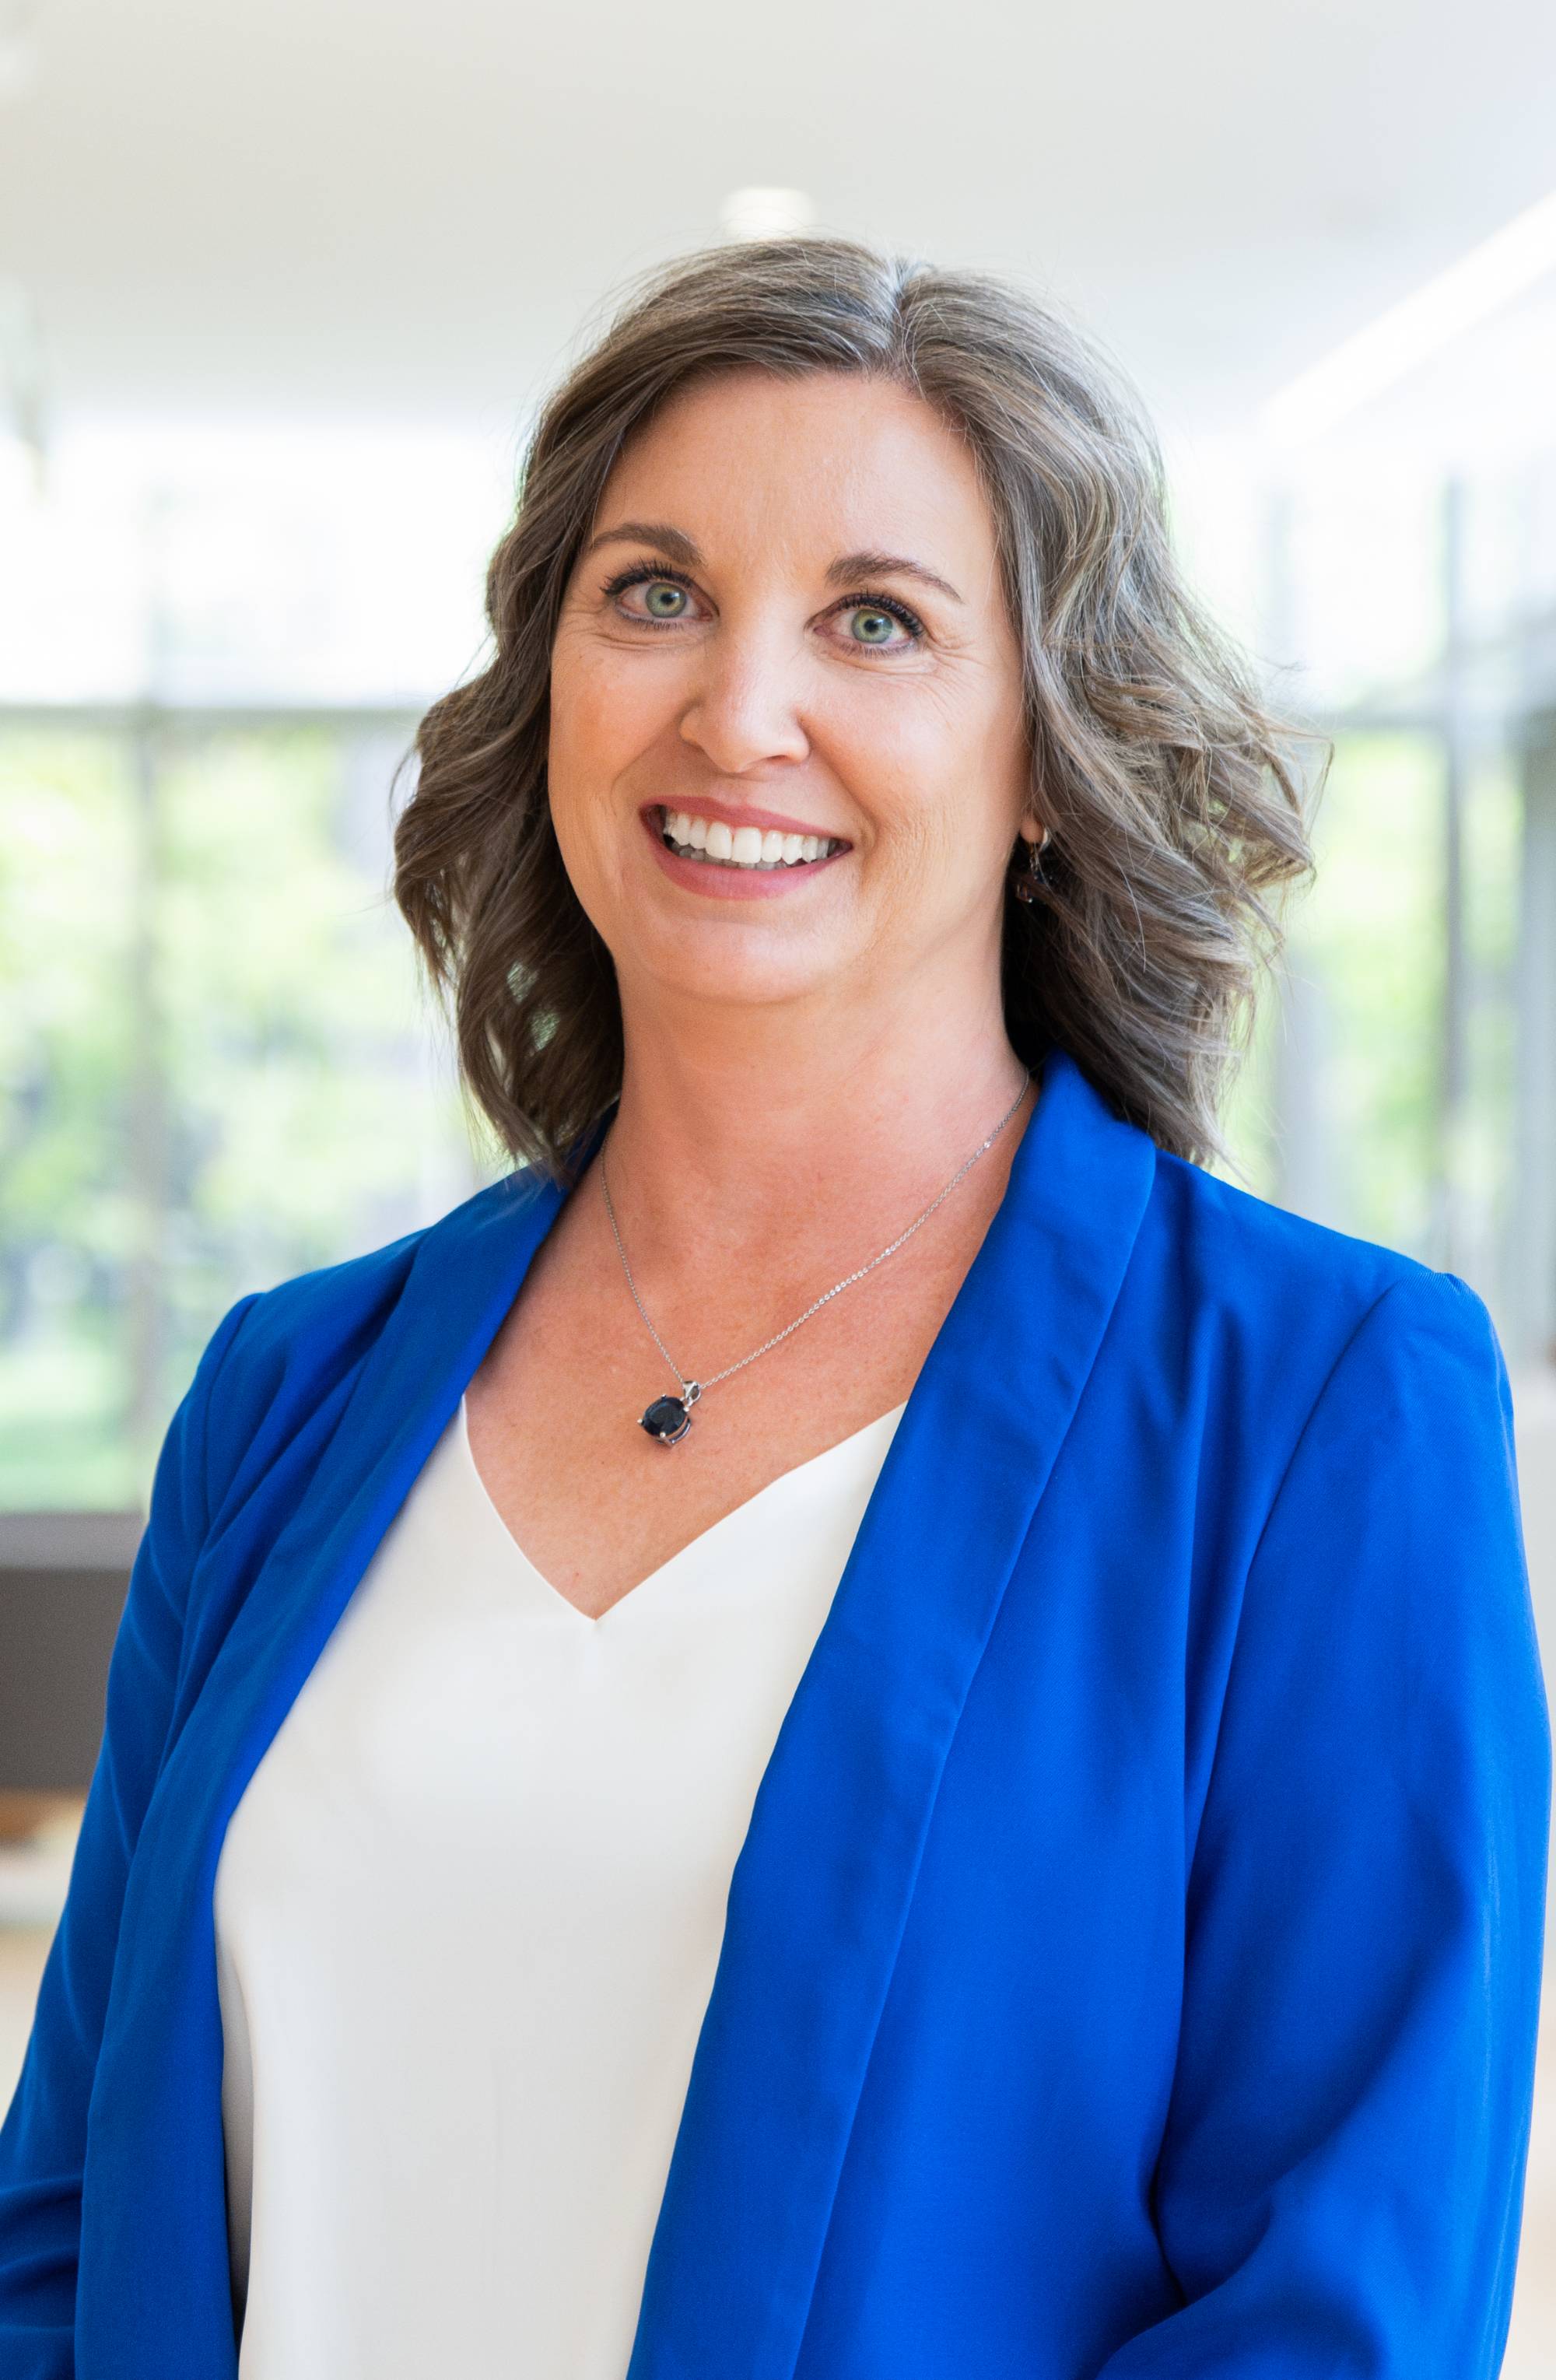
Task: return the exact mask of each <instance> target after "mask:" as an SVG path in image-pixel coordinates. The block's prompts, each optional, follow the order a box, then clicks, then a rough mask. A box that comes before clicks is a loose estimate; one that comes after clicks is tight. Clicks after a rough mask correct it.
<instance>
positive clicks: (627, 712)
mask: <svg viewBox="0 0 1556 2380" xmlns="http://www.w3.org/2000/svg"><path fill="white" fill-rule="evenodd" d="M666 675H667V674H666V673H664V672H663V671H660V672H655V671H653V670H638V669H629V668H624V667H623V666H622V656H621V655H620V654H619V653H614V652H609V651H604V650H600V649H598V648H596V647H594V646H592V645H591V644H590V641H589V639H588V638H587V637H581V636H569V635H567V634H566V633H565V632H564V633H562V634H560V635H559V636H558V637H557V639H556V643H555V646H554V648H553V653H552V666H551V728H550V735H549V745H550V754H551V768H552V782H553V791H560V792H561V794H562V795H563V796H564V798H570V797H571V796H572V795H583V796H585V797H587V796H588V795H589V794H590V793H591V792H592V793H605V792H608V791H609V789H610V788H611V786H612V785H613V784H614V782H615V780H616V778H617V777H618V776H619V775H620V774H621V772H622V771H623V770H625V769H626V768H629V767H630V766H631V764H632V762H633V761H634V760H636V759H638V757H639V756H640V755H641V754H642V753H643V752H644V751H645V750H646V749H647V748H648V747H649V746H650V745H651V744H652V743H653V742H654V741H655V740H656V739H657V737H658V736H659V735H661V734H662V733H663V727H664V722H665V720H666V719H667V718H669V717H673V715H674V703H673V702H672V701H671V700H669V698H668V693H669V690H668V688H667V686H665V684H664V683H663V681H664V679H665V677H666ZM656 678H657V679H658V680H659V681H660V682H659V683H658V684H657V685H656V683H655V681H656Z"/></svg>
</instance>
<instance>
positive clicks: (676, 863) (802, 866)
mask: <svg viewBox="0 0 1556 2380" xmlns="http://www.w3.org/2000/svg"><path fill="white" fill-rule="evenodd" d="M663 807H665V805H664V804H663V803H660V802H655V803H652V804H651V805H650V807H648V808H647V809H644V810H640V811H639V812H638V816H639V817H640V818H641V820H642V821H643V831H644V832H645V833H646V834H647V836H648V838H649V843H650V848H651V849H652V852H653V856H654V857H655V859H657V860H658V862H659V865H660V866H661V868H663V870H664V873H665V874H666V876H668V877H669V879H670V880H671V882H672V883H673V884H679V885H681V886H682V887H683V888H684V889H685V890H686V891H687V892H700V893H702V894H703V895H704V897H705V898H709V899H712V900H715V901H772V900H776V899H781V898H782V896H783V895H784V893H785V892H789V891H791V890H792V889H793V888H794V887H795V886H796V884H801V883H807V882H808V881H809V880H811V879H812V878H814V877H817V876H819V875H820V874H821V870H822V869H823V868H831V867H832V866H833V863H834V861H836V860H839V859H845V858H846V857H847V856H848V853H849V852H850V851H851V850H852V849H853V845H852V844H846V843H845V844H842V847H841V848H840V849H839V850H837V851H833V852H829V853H828V854H827V856H826V857H825V858H824V859H796V861H795V863H794V865H793V867H791V868H711V867H710V866H709V865H708V862H707V861H706V860H705V859H687V858H684V857H683V856H682V855H681V854H680V853H679V852H678V851H672V849H671V848H670V845H669V844H667V843H666V842H665V841H664V839H663V835H662V834H661V832H660V830H659V813H660V811H661V809H662V808H663ZM690 815H691V816H693V817H696V818H722V819H723V820H726V821H728V823H730V824H731V825H735V826H757V825H759V824H760V823H762V822H763V821H764V820H767V819H768V817H769V813H768V812H766V811H764V810H737V811H736V812H735V814H734V816H733V817H731V814H730V812H729V811H728V810H727V809H707V808H699V809H697V810H696V811H693V812H691V813H690ZM772 824H773V825H774V826H777V827H779V828H781V829H782V831H783V832H784V833H785V834H801V833H804V834H814V833H815V832H816V829H815V828H814V827H803V828H802V827H799V826H788V825H785V824H784V820H781V819H772Z"/></svg>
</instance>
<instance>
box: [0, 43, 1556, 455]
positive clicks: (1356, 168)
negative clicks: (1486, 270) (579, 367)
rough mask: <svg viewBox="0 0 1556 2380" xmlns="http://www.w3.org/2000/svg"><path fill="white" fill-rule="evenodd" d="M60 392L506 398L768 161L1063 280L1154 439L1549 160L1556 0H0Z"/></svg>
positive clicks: (1221, 412) (1362, 300) (1327, 329)
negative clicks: (31, 62)
mask: <svg viewBox="0 0 1556 2380" xmlns="http://www.w3.org/2000/svg"><path fill="white" fill-rule="evenodd" d="M8 14H9V16H10V17H16V16H18V15H20V16H28V15H30V17H31V18H32V21H33V42H34V47H35V51H36V70H35V74H34V76H33V79H32V84H31V88H30V90H29V91H24V92H23V93H22V94H21V95H20V96H14V97H12V98H10V99H9V100H7V101H6V102H5V103H3V104H0V281H6V280H9V281H10V282H11V284H12V285H13V297H14V295H15V289H16V287H18V286H19V287H20V288H21V289H24V290H25V291H26V292H27V293H28V294H29V297H30V301H31V304H32V305H33V307H34V308H35V310H36V315H37V320H38V323H39V326H40V330H41V334H42V342H43V358H44V363H45V369H46V389H47V393H48V395H49V397H50V399H51V402H52V406H53V407H54V409H55V412H56V413H57V414H59V415H61V416H66V417H68V416H76V417H79V416H82V415H95V416H103V415H121V416H122V415H125V414H144V413H155V414H162V415H166V414H168V413H175V414H180V415H188V414H191V413H193V414H205V415H216V416H224V415H225V416H234V417H242V418H249V419H251V418H253V417H255V416H259V415H264V416H281V417H285V418H289V419H307V418H316V417H320V416H333V417H336V418H338V417H342V416H347V417H357V418H361V417H374V418H378V419H390V420H398V421H411V420H417V421H430V420H438V421H442V422H444V423H449V424H453V423H460V424H463V425H466V426H468V427H469V428H472V429H479V430H481V431H486V432H488V433H491V432H494V431H500V430H501V429H503V428H504V426H505V425H507V424H510V423H511V422H513V421H514V420H515V419H516V418H517V416H518V414H519V413H520V412H521V411H522V409H523V408H524V407H525V405H526V402H527V400H528V399H529V397H530V396H531V395H533V393H534V391H535V389H536V387H537V386H538V385H539V384H540V383H541V382H542V381H543V380H544V379H545V377H546V376H548V375H549V374H550V373H551V372H552V371H553V370H554V368H555V366H556V365H557V363H558V362H559V360H560V359H561V358H562V357H563V356H564V354H565V351H566V349H567V347H568V345H569V343H570V341H571V340H573V339H574V337H575V336H576V335H577V331H578V328H579V325H580V323H581V322H582V321H583V320H584V318H585V317H586V316H587V315H588V313H589V312H590V310H591V309H593V308H595V307H597V306H598V305H599V303H600V301H601V300H602V297H604V295H605V294H606V293H607V292H608V291H609V290H610V289H611V288H612V287H613V286H614V285H618V284H619V283H620V281H621V279H622V277H623V276H624V275H625V274H626V273H630V272H631V271H632V270H634V269H635V268H637V267H638V266H641V265H644V264H646V263H649V262H650V261H654V260H656V259H658V258H660V257H662V256H664V255H667V254H670V253H672V252H674V251H675V250H676V249H681V248H685V247H687V246H690V245H693V244H696V243H699V242H700V241H702V240H704V239H707V238H709V237H712V236H714V234H715V233H716V230H717V226H718V222H719V212H720V206H721V202H722V200H723V197H724V195H725V194H726V193H727V192H728V191H729V190H730V189H731V188H735V187H736V186H739V185H743V184H750V183H776V184H788V185H797V186H798V187H800V188H804V189H806V190H807V191H808V192H809V193H810V194H811V195H812V198H813V200H814V202H815V206H816V210H817V214H818V218H819V220H820V222H821V225H823V226H824V227H826V228H830V229H838V230H844V231H848V232H852V233H857V234H859V235H862V236H864V237H872V238H876V239H879V240H881V241H883V242H886V243H889V244H891V245H893V246H897V247H904V248H907V249H915V250H918V251H920V252H924V253H928V254H930V255H933V256H934V257H936V258H938V259H940V260H942V261H946V262H956V263H966V262H981V263H985V264H989V265H991V266H993V267H995V268H996V269H999V270H1003V271H1006V272H1014V273H1018V274H1021V275H1024V276H1026V277H1027V278H1029V279H1031V280H1033V281H1035V282H1036V283H1037V284H1038V285H1039V287H1042V288H1045V289H1047V290H1048V291H1049V292H1050V293H1051V294H1052V295H1054V296H1056V297H1059V298H1061V299H1062V300H1064V302H1066V303H1067V304H1069V305H1071V306H1073V307H1074V308H1076V310H1078V311H1079V312H1080V313H1081V314H1082V315H1083V316H1084V317H1085V318H1086V319H1087V320H1088V322H1090V323H1091V324H1092V326H1093V327H1094V329H1096V330H1097V331H1098V332H1099V333H1100V334H1101V335H1102V336H1103V337H1104V338H1105V339H1106V340H1107V342H1108V344H1109V345H1110V346H1112V349H1113V351H1114V352H1115V354H1117V355H1118V356H1119V357H1120V358H1122V359H1123V360H1124V363H1125V365H1126V366H1127V367H1128V369H1129V370H1131V371H1132V373H1133V374H1134V376H1135V378H1136V379H1137V382H1138V383H1140V384H1141V386H1142V387H1143V388H1144V390H1145V392H1146V394H1147V395H1148V397H1149V400H1150V402H1151V404H1152V406H1153V407H1154V408H1155V409H1156V411H1157V414H1158V417H1159V419H1161V421H1162V425H1163V428H1164V431H1166V433H1167V435H1168V436H1169V437H1170V438H1172V437H1173V436H1174V435H1178V434H1184V433H1186V434H1188V435H1190V436H1197V435H1201V434H1214V433H1217V432H1220V431H1237V430H1239V429H1240V428H1241V427H1243V426H1244V425H1245V424H1246V420H1247V419H1248V418H1249V417H1250V415H1251V413H1252V411H1253V409H1254V408H1255V407H1257V405H1258V402H1259V401H1260V400H1261V399H1262V398H1263V397H1264V396H1266V395H1269V394H1270V392H1271V391H1272V390H1273V389H1275V388H1277V387H1278V386H1279V385H1280V384H1281V383H1282V382H1283V381H1284V380H1286V379H1287V378H1289V377H1290V376H1292V375H1293V374H1295V372H1296V371H1298V370H1301V369H1302V368H1303V367H1304V366H1306V365H1307V364H1308V363H1309V362H1311V361H1312V360H1313V359H1314V358H1316V357H1317V356H1319V354H1321V353H1322V352H1323V351H1324V350H1325V349H1326V348H1327V347H1328V346H1331V344H1333V343H1334V342H1335V341H1336V340H1338V339H1339V338H1341V337H1343V336H1344V335H1345V334H1347V333H1349V332H1351V331H1352V330H1354V329H1355V328H1356V327H1357V326H1358V325H1360V324H1361V323H1363V322H1366V321H1368V319H1369V318H1370V317H1371V316H1372V315H1374V314H1375V313H1377V312H1378V311H1379V310H1380V309H1381V308H1383V307H1384V306H1386V305H1388V304H1389V303H1390V302H1392V300H1393V299H1395V298H1397V297H1400V296H1402V295H1403V294H1404V293H1405V292H1406V291H1408V290H1409V289H1410V288H1412V287H1413V286H1415V285H1416V284H1418V283H1419V282H1421V281H1422V280H1424V279H1426V278H1427V277H1428V276H1429V275H1430V274H1431V273H1435V272H1436V271H1438V270H1439V269H1440V268H1441V267H1442V266H1443V265H1445V264H1447V263H1449V262H1451V261H1453V259H1454V258H1456V257H1457V256H1459V255H1460V254H1462V253H1463V252H1464V251H1465V249H1467V248H1469V247H1471V246H1472V245H1473V244H1474V243H1475V242H1476V241H1477V240H1478V239H1480V238H1481V237H1484V236H1485V235H1486V234H1488V233H1489V232H1490V231H1492V230H1494V229H1495V228H1496V227H1497V226H1498V225H1500V224H1501V223H1503V222H1504V221H1505V220H1506V219H1507V218H1508V217H1510V216H1512V215H1513V214H1515V213H1516V212H1518V211H1519V210H1520V209H1522V208H1523V207H1525V206H1526V205H1528V204H1529V203H1530V202H1531V201H1532V200H1535V199H1537V198H1538V197H1540V196H1542V195H1543V194H1544V192H1545V191H1546V190H1547V189H1549V188H1551V187H1552V186H1553V185H1556V9H1552V8H1551V7H1550V0H1478V5H1477V6H1476V7H1475V9H1474V10H1473V11H1471V10H1468V9H1466V8H1465V6H1464V0H1178V5H1176V6H1172V7H1163V6H1159V5H1155V4H1154V0H1124V5H1123V6H1112V7H1100V6H1079V7H1077V6H1075V5H1074V0H1069V5H1066V6H1064V7H1062V8H1061V7H1055V6H1036V7H1029V6H1011V5H1003V6H1002V5H998V0H960V5H957V6H949V7H948V6H926V5H925V0H873V5H870V6H846V5H840V0H830V5H821V0H784V6H778V7H774V6H769V7H764V8H760V9H749V8H748V9H744V10H742V9H737V8H734V7H731V6H728V5H727V4H726V5H723V6H710V5H708V0H675V5H671V6H657V7H656V6H650V5H649V0H594V5H591V6H583V7H577V6H575V7H573V8H571V9H568V8H566V7H565V6H558V5H556V0H551V5H548V6H545V7H543V8H540V7H536V6H533V5H529V6H525V5H518V6H515V5H513V0H441V5H438V6H434V5H433V0H416V4H415V5H413V0H265V5H264V6H262V7H256V6H254V5H253V0H244V5H242V6H239V5H237V0H142V5H141V6H138V7H127V6H124V0H39V5H38V6H35V7H30V6H29V5H28V0H0V31H3V30H4V27H5V24H6V21H7V15H8Z"/></svg>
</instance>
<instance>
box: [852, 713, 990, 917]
mask: <svg viewBox="0 0 1556 2380" xmlns="http://www.w3.org/2000/svg"><path fill="white" fill-rule="evenodd" d="M889 692H890V695H891V696H892V697H893V698H892V699H887V698H886V696H887V693H888V689H885V688H875V687H871V688H869V690H868V696H861V698H858V699H857V700H855V701H852V702H849V703H846V704H843V705H840V706H838V708H837V709H836V710H834V711H833V716H832V719H831V720H830V722H829V757H830V758H831V759H832V760H833V766H834V767H835V768H836V770H837V771H838V773H839V775H840V776H841V777H843V778H844V780H845V783H847V785H848V788H849V790H850V792H851V793H852V794H853V795H854V797H855V799H856V800H857V802H858V804H859V806H860V807H861V808H862V809H863V810H865V811H866V813H867V814H869V815H871V816H873V817H874V818H875V819H876V820H877V821H878V823H879V825H880V827H881V831H882V834H883V839H884V841H885V843H886V844H887V847H888V848H894V849H895V850H896V851H897V852H898V853H899V854H900V855H901V856H902V858H903V860H904V861H905V862H906V864H908V865H909V866H911V867H913V868H934V869H936V870H937V871H943V872H949V873H951V874H954V875H955V876H957V877H958V878H960V877H963V876H965V875H967V874H968V873H971V874H973V875H977V874H978V873H979V870H980V869H982V868H986V867H987V866H989V865H991V864H994V863H995V862H996V861H997V859H998V857H999V856H1000V855H1001V854H1003V850H1004V848H1005V845H1006V843H1007V842H1008V839H1009V838H1008V836H1007V834H1006V832H1005V829H1006V820H1007V815H1008V818H1009V821H1010V832H1012V833H1014V832H1015V817H1016V813H1017V811H1018V808H1019V804H1020V799H1021V792H1022V783H1023V780H1024V777H1025V767H1026V764H1025V758H1024V754H1023V753H1022V751H1021V748H1020V746H1019V743H1018V742H1016V741H1015V740H1014V739H1013V738H1012V735H1011V734H1010V731H1009V725H1008V722H1006V720H1005V719H1004V717H1003V712H1002V713H1001V714H1000V715H998V716H996V713H995V708H994V706H992V705H990V704H985V703H983V702H970V701H968V700H967V699H966V693H965V690H963V689H960V688H952V687H949V686H937V685H935V684H934V683H933V682H932V681H929V682H925V683H923V684H920V685H916V686H912V687H906V686H896V687H893V688H891V689H890V690H889Z"/></svg>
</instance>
